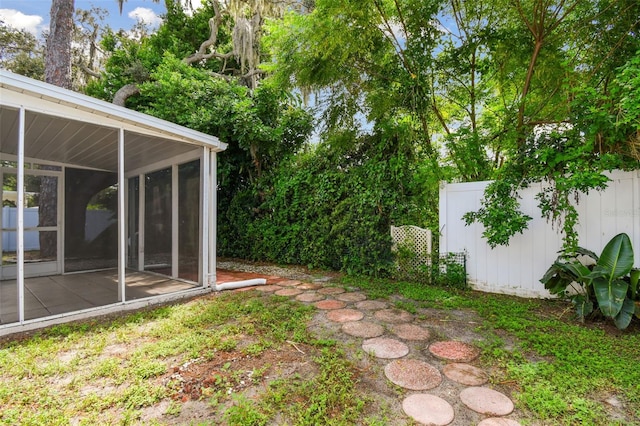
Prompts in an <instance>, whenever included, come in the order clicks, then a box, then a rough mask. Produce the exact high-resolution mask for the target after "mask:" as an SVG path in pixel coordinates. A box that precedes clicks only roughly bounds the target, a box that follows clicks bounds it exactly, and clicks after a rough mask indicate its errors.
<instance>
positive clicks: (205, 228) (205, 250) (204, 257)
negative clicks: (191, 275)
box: [200, 147, 215, 288]
mask: <svg viewBox="0 0 640 426" xmlns="http://www.w3.org/2000/svg"><path fill="white" fill-rule="evenodd" d="M209 160H210V158H209V148H207V147H204V148H202V168H201V170H200V194H201V196H200V226H201V232H200V235H201V237H200V277H201V280H202V281H201V283H202V286H203V287H205V288H206V287H209V286H210V285H212V284H215V282H214V283H211V282H210V275H209V192H211V189H210V188H211V182H210V181H209V163H210V161H209Z"/></svg>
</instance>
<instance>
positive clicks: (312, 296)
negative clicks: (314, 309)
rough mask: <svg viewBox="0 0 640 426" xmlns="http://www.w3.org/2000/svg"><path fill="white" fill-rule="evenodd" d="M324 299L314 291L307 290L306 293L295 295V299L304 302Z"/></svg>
mask: <svg viewBox="0 0 640 426" xmlns="http://www.w3.org/2000/svg"><path fill="white" fill-rule="evenodd" d="M298 288H299V287H298ZM324 299H325V296H323V295H321V294H318V293H316V292H315V291H309V292H307V293H302V294H299V295H297V296H296V300H297V301H298V302H306V303H311V302H318V301H320V300H324Z"/></svg>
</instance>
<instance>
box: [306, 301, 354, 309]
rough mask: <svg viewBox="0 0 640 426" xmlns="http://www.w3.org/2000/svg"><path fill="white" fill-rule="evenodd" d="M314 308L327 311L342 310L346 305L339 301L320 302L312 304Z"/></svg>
mask: <svg viewBox="0 0 640 426" xmlns="http://www.w3.org/2000/svg"><path fill="white" fill-rule="evenodd" d="M314 306H315V307H316V308H318V309H322V310H329V309H342V308H344V307H345V306H347V304H346V303H344V302H341V301H340V300H333V299H327V300H321V301H319V302H316V303H314Z"/></svg>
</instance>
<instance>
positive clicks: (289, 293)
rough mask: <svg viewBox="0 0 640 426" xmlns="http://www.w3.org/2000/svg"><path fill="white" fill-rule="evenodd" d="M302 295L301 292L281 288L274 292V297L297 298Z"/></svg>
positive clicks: (295, 289)
mask: <svg viewBox="0 0 640 426" xmlns="http://www.w3.org/2000/svg"><path fill="white" fill-rule="evenodd" d="M299 294H302V290H300V289H297V288H283V289H282V290H278V291H276V292H275V295H276V296H289V297H291V296H297V295H299Z"/></svg>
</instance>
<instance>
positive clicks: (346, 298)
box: [334, 292, 367, 302]
mask: <svg viewBox="0 0 640 426" xmlns="http://www.w3.org/2000/svg"><path fill="white" fill-rule="evenodd" d="M334 297H335V298H336V299H338V300H342V301H343V302H361V301H363V300H366V299H367V296H365V295H364V294H362V293H355V292H354V293H342V294H336V295H335V296H334Z"/></svg>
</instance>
